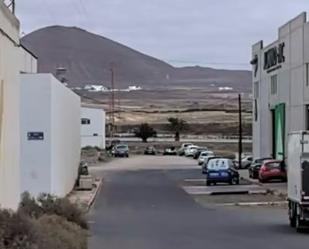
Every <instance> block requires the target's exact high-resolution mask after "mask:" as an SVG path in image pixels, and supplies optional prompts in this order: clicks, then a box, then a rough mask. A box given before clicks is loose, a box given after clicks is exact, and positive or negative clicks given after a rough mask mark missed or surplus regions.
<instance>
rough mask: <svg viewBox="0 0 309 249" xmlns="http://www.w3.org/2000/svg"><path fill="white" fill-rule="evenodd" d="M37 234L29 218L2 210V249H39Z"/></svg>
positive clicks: (0, 246) (0, 233) (0, 219)
mask: <svg viewBox="0 0 309 249" xmlns="http://www.w3.org/2000/svg"><path fill="white" fill-rule="evenodd" d="M36 241H37V233H36V229H35V227H34V226H33V223H32V221H31V220H30V218H29V217H26V216H24V215H22V214H20V213H13V212H10V211H7V210H0V248H1V249H39V248H38V247H37V243H36Z"/></svg>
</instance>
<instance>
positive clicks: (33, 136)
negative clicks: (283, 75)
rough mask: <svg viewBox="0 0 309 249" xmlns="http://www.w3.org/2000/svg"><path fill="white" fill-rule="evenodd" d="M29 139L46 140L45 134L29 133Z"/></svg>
mask: <svg viewBox="0 0 309 249" xmlns="http://www.w3.org/2000/svg"><path fill="white" fill-rule="evenodd" d="M27 138H28V140H30V141H33V140H44V132H28V134H27Z"/></svg>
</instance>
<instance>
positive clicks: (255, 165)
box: [248, 157, 272, 179]
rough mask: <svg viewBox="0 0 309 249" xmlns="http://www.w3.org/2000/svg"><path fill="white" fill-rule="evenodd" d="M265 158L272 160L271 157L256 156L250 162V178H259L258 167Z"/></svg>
mask: <svg viewBox="0 0 309 249" xmlns="http://www.w3.org/2000/svg"><path fill="white" fill-rule="evenodd" d="M265 160H272V158H270V157H265V158H257V159H254V160H253V162H252V164H251V165H250V167H249V168H248V171H249V177H250V178H252V179H258V178H259V172H260V168H261V166H262V164H263V162H264V161H265Z"/></svg>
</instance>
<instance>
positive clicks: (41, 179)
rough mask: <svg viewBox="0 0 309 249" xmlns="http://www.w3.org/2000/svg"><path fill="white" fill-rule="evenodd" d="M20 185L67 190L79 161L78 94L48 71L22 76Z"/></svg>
mask: <svg viewBox="0 0 309 249" xmlns="http://www.w3.org/2000/svg"><path fill="white" fill-rule="evenodd" d="M20 77H21V105H20V107H21V174H22V178H21V189H20V191H19V192H24V191H29V192H30V193H31V194H32V195H37V194H40V193H42V192H44V193H51V194H54V195H57V196H64V195H66V194H67V193H69V192H70V191H71V190H72V188H73V186H74V183H75V180H76V178H77V173H78V166H79V162H80V143H81V142H80V104H81V103H80V97H79V96H78V95H76V94H75V93H74V92H72V91H71V90H70V89H68V88H67V87H65V86H64V85H63V84H61V83H60V82H59V81H58V80H57V79H56V78H54V77H53V76H52V75H51V74H22V75H21V76H20Z"/></svg>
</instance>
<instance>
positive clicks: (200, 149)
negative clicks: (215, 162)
mask: <svg viewBox="0 0 309 249" xmlns="http://www.w3.org/2000/svg"><path fill="white" fill-rule="evenodd" d="M203 151H208V148H207V147H198V148H197V150H196V151H195V153H194V155H193V158H194V159H198V158H199V157H200V154H201V152H203Z"/></svg>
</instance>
